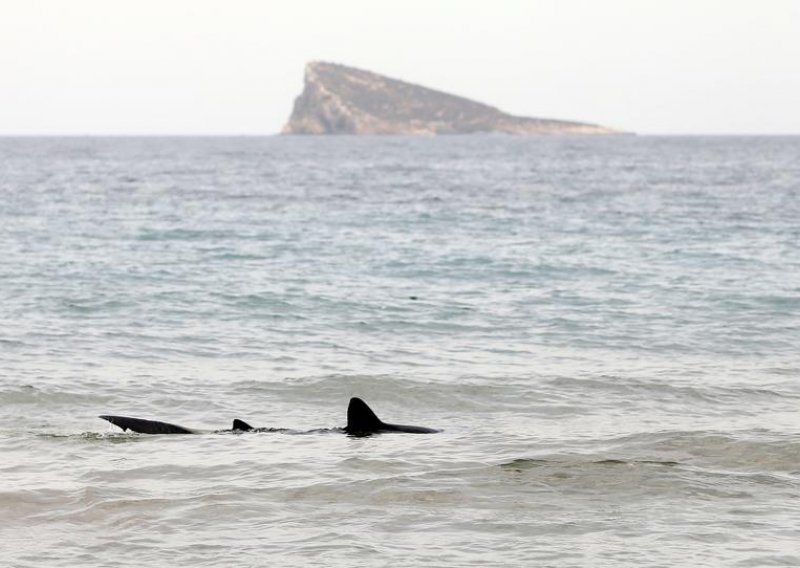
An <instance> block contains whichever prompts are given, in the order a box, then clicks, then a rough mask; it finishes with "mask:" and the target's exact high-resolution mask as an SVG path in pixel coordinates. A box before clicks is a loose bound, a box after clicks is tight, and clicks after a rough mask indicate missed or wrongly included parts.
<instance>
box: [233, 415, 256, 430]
mask: <svg viewBox="0 0 800 568" xmlns="http://www.w3.org/2000/svg"><path fill="white" fill-rule="evenodd" d="M233 429H234V430H240V431H242V432H249V431H250V430H253V429H254V428H253V427H252V426H250V424H248V423H247V422H245V421H244V420H239V419H238V418H234V419H233Z"/></svg>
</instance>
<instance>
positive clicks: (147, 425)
mask: <svg viewBox="0 0 800 568" xmlns="http://www.w3.org/2000/svg"><path fill="white" fill-rule="evenodd" d="M100 418H102V419H103V420H108V421H109V422H111V423H112V424H114V425H115V426H119V427H120V428H122V429H123V430H130V431H131V432H138V433H139V434H194V432H192V431H191V430H189V429H188V428H184V427H183V426H178V425H176V424H168V423H166V422H157V421H156V420H145V419H143V418H130V417H128V416H100Z"/></svg>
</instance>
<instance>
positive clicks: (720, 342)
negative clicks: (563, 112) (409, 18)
mask: <svg viewBox="0 0 800 568" xmlns="http://www.w3.org/2000/svg"><path fill="white" fill-rule="evenodd" d="M351 396H359V397H362V398H363V399H364V400H366V401H367V402H368V403H369V404H370V405H371V406H372V407H373V409H374V410H375V411H376V412H377V413H378V415H379V416H381V417H382V418H383V419H384V420H386V421H388V422H398V423H406V424H417V425H423V426H430V427H435V428H442V429H443V430H444V431H443V432H442V433H439V434H432V435H404V434H383V435H378V436H373V437H367V438H353V437H348V436H346V435H344V434H342V433H339V432H336V431H325V430H324V429H326V428H334V427H337V426H343V425H344V423H345V421H346V419H345V410H346V407H347V402H348V400H349V398H350V397H351ZM99 414H121V415H129V416H138V417H142V418H151V419H160V420H165V421H168V422H173V423H177V424H181V425H184V426H188V427H192V428H197V429H200V430H204V431H206V433H204V434H200V435H194V436H167V435H163V436H147V435H137V434H130V433H123V432H121V431H120V430H119V429H118V428H116V427H114V426H112V425H110V424H108V423H106V422H104V421H102V420H100V419H99V418H97V416H98V415H99ZM233 418H241V419H243V420H246V421H247V422H249V423H251V424H253V425H254V426H263V427H272V428H288V429H290V430H291V431H288V432H286V431H276V432H262V433H243V434H234V433H230V432H227V433H226V432H215V430H219V429H224V428H229V427H230V424H231V421H232V419H233ZM320 429H323V430H320ZM0 459H1V462H0V483H1V485H0V566H9V567H20V568H22V567H25V568H27V567H31V568H33V567H36V568H40V567H43V566H45V567H55V566H58V567H74V566H116V567H137V568H138V567H140V566H170V567H200V566H214V567H217V566H219V567H223V566H224V567H228V566H283V567H295V566H297V567H300V566H326V567H339V566H341V567H344V566H404V567H405V566H408V567H417V566H431V567H434V566H436V567H439V566H454V567H460V566H465V567H466V566H470V567H473V566H554V567H562V566H593V567H603V566H608V567H612V566H613V567H621V566H670V567H671V566H693V567H705V566H707V567H719V566H798V565H800V138H796V137H774V138H772V137H741V138H737V137H633V136H623V137H503V136H475V137H442V138H432V139H419V138H405V137H374V138H373V137H328V138H317V137H308V138H301V137H297V138H295V137H264V138H5V139H0Z"/></svg>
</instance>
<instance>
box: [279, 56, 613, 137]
mask: <svg viewBox="0 0 800 568" xmlns="http://www.w3.org/2000/svg"><path fill="white" fill-rule="evenodd" d="M477 132H503V133H508V134H619V132H618V131H615V130H612V129H610V128H605V127H603V126H598V125H595V124H585V123H582V122H569V121H564V120H550V119H545V118H526V117H520V116H512V115H510V114H506V113H504V112H501V111H499V110H498V109H496V108H494V107H491V106H488V105H485V104H482V103H478V102H475V101H471V100H469V99H465V98H462V97H457V96H455V95H449V94H447V93H443V92H441V91H435V90H433V89H428V88H426V87H420V86H418V85H412V84H411V83H406V82H404V81H398V80H397V79H390V78H389V77H384V76H383V75H378V74H377V73H372V72H370V71H363V70H361V69H354V68H353V67H346V66H344V65H337V64H334V63H324V62H320V61H314V62H311V63H309V64H308V65H307V66H306V73H305V87H304V89H303V92H302V93H301V94H300V96H299V97H297V99H296V100H295V102H294V110H293V111H292V116H291V117H290V118H289V122H288V123H287V124H286V126H285V127H284V128H283V131H282V133H283V134H419V135H436V134H470V133H477Z"/></svg>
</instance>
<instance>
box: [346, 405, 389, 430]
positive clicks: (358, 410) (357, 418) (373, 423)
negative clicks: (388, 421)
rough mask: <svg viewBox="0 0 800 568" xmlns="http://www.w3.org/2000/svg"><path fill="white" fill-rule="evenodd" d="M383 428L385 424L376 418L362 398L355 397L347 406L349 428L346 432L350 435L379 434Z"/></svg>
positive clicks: (347, 427)
mask: <svg viewBox="0 0 800 568" xmlns="http://www.w3.org/2000/svg"><path fill="white" fill-rule="evenodd" d="M382 427H383V422H381V419H380V418H378V417H377V416H376V414H375V413H374V412H373V411H372V409H371V408H370V407H369V406H367V403H366V402H364V401H363V400H361V399H360V398H357V397H353V398H351V399H350V404H349V405H348V406H347V426H346V427H345V432H347V433H348V434H355V435H359V434H361V435H363V434H372V433H373V432H377V431H378V430H380V429H381V428H382Z"/></svg>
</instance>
